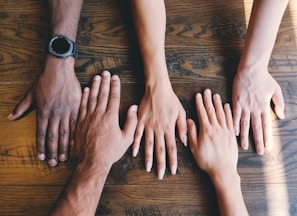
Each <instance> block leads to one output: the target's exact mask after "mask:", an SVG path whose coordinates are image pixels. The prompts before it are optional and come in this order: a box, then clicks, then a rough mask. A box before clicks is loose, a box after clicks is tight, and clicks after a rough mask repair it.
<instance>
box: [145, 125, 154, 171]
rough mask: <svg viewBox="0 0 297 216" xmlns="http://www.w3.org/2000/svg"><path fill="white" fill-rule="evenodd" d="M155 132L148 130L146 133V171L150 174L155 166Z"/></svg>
mask: <svg viewBox="0 0 297 216" xmlns="http://www.w3.org/2000/svg"><path fill="white" fill-rule="evenodd" d="M153 151H154V132H153V131H152V130H149V129H147V130H146V131H145V169H146V171H147V172H150V171H151V169H152V165H153Z"/></svg>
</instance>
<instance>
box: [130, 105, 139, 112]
mask: <svg viewBox="0 0 297 216" xmlns="http://www.w3.org/2000/svg"><path fill="white" fill-rule="evenodd" d="M131 110H132V111H133V112H136V113H137V110H138V106H137V105H132V106H131Z"/></svg>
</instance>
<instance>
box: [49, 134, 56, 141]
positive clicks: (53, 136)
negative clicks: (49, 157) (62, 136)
mask: <svg viewBox="0 0 297 216" xmlns="http://www.w3.org/2000/svg"><path fill="white" fill-rule="evenodd" d="M56 140H57V137H56V136H55V134H54V133H48V135H47V141H48V142H55V141H56Z"/></svg>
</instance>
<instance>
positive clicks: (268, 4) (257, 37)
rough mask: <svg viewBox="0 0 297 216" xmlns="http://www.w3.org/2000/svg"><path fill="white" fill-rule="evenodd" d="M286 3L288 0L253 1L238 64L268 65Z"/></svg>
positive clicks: (244, 65) (249, 65)
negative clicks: (241, 54)
mask: <svg viewBox="0 0 297 216" xmlns="http://www.w3.org/2000/svg"><path fill="white" fill-rule="evenodd" d="M287 3H288V0H255V1H254V3H253V9H252V13H251V17H250V21H249V26H248V30H247V35H246V41H245V48H244V52H243V56H242V59H241V65H240V66H243V67H251V66H255V65H259V64H260V65H263V66H266V67H267V66H268V63H269V59H270V55H271V52H272V49H273V46H274V43H275V39H276V36H277V32H278V28H279V25H280V22H281V19H282V16H283V14H284V11H285V9H286V6H287Z"/></svg>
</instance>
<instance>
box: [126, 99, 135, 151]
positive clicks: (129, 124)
mask: <svg viewBox="0 0 297 216" xmlns="http://www.w3.org/2000/svg"><path fill="white" fill-rule="evenodd" d="M137 109H138V107H137V106H136V105H133V106H130V108H129V110H128V112H127V118H126V122H125V125H124V129H123V136H124V140H125V143H127V145H128V146H127V148H128V147H129V146H130V145H131V143H132V142H133V137H134V134H135V129H136V126H137Z"/></svg>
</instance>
